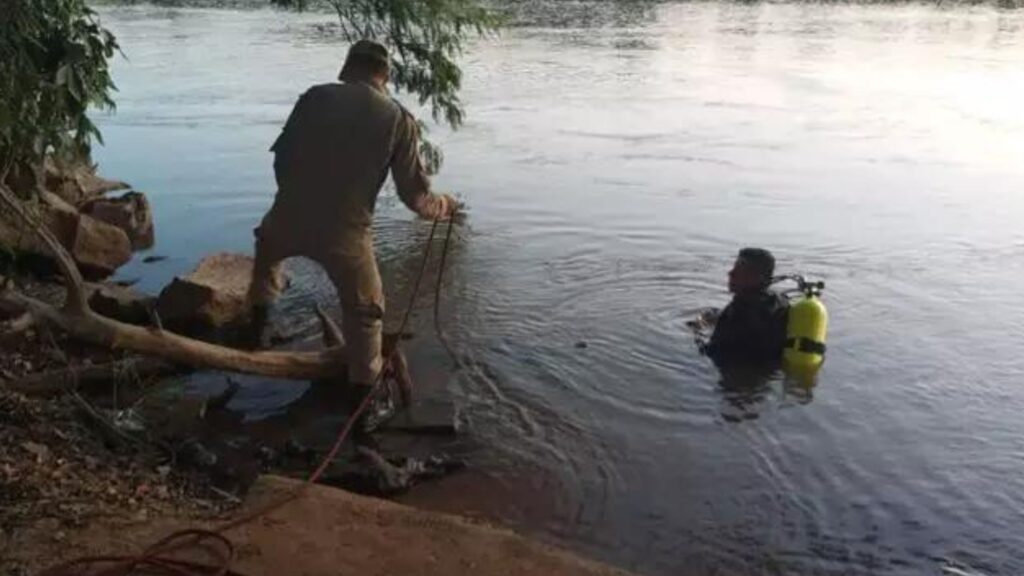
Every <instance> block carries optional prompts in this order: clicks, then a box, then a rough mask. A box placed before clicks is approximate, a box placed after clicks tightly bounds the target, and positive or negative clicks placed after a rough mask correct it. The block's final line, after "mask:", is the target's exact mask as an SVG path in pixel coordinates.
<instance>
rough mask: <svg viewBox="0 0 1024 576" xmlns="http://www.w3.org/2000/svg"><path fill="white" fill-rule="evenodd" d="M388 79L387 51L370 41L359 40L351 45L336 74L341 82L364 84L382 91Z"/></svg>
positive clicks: (389, 59) (389, 71)
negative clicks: (338, 72)
mask: <svg viewBox="0 0 1024 576" xmlns="http://www.w3.org/2000/svg"><path fill="white" fill-rule="evenodd" d="M390 77H391V58H390V56H388V49H387V48H385V47H384V46H383V45H382V44H379V43H377V42H374V41H372V40H360V41H358V42H356V43H355V44H353V45H352V47H351V48H349V50H348V56H347V57H346V58H345V65H344V66H342V68H341V73H340V74H338V79H339V80H341V81H342V82H366V83H368V84H372V85H374V86H376V87H377V88H380V89H382V90H383V89H384V87H385V86H387V84H388V80H389V79H390Z"/></svg>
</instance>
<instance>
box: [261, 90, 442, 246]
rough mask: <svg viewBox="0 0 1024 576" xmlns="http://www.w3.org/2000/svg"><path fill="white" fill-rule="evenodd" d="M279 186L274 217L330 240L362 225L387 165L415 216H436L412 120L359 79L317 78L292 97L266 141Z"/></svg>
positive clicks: (297, 229) (435, 199)
mask: <svg viewBox="0 0 1024 576" xmlns="http://www.w3.org/2000/svg"><path fill="white" fill-rule="evenodd" d="M271 150H272V151H273V152H274V153H275V157H274V173H275V176H276V178H277V185H278V192H277V197H276V198H275V200H274V207H273V209H272V212H274V217H273V218H272V219H271V221H273V222H275V223H276V224H278V225H281V226H283V227H285V228H286V229H288V230H290V231H292V232H294V233H301V234H307V235H311V236H313V237H316V238H318V239H322V240H325V241H329V240H330V238H331V237H332V235H336V234H338V233H340V232H341V231H342V230H347V231H352V229H358V228H364V229H366V230H367V231H368V230H369V227H370V225H371V223H372V221H373V212H374V206H375V204H376V202H377V195H378V194H379V193H380V189H381V186H382V185H383V184H384V180H385V179H386V178H387V174H388V171H389V170H390V172H391V176H392V178H393V180H394V182H395V187H396V188H397V191H398V196H399V197H400V198H401V199H402V202H404V203H405V204H406V205H407V206H408V207H409V208H410V209H411V210H413V211H414V212H416V213H417V214H419V215H420V216H422V217H424V218H427V219H433V218H436V217H438V216H440V215H441V212H442V210H444V202H443V201H442V200H441V199H440V198H439V197H438V196H436V195H434V194H431V192H430V179H429V178H428V176H427V173H426V170H425V169H424V167H423V164H422V162H421V159H420V155H419V131H418V128H417V125H416V121H415V119H414V118H413V117H412V115H411V114H409V113H408V112H407V111H406V110H405V109H404V108H403V107H402V106H401V105H400V104H398V103H397V102H395V101H394V100H393V99H392V98H390V97H389V96H388V95H387V94H386V93H385V92H384V91H383V90H380V89H378V88H376V87H375V86H372V85H370V84H367V83H363V82H346V83H331V84H322V85H319V86H314V87H312V88H310V89H309V90H308V91H307V92H306V93H305V94H303V95H302V96H301V97H300V98H299V101H298V102H297V103H296V104H295V108H294V109H293V110H292V113H291V115H290V116H289V117H288V122H287V123H286V124H285V127H284V129H283V130H282V132H281V135H280V136H279V137H278V139H277V141H276V142H274V145H273V146H272V147H271Z"/></svg>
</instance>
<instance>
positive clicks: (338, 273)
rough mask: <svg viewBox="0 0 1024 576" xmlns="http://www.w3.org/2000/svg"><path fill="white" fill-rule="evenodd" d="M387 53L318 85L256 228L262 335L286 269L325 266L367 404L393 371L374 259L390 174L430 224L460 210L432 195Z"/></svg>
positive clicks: (372, 50) (368, 49) (372, 53)
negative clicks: (290, 264)
mask: <svg viewBox="0 0 1024 576" xmlns="http://www.w3.org/2000/svg"><path fill="white" fill-rule="evenodd" d="M389 76H390V58H389V56H388V52H387V49H386V48H385V47H384V46H382V45H380V44H377V43H376V42H371V41H368V40H360V41H359V42H356V43H355V44H354V45H353V46H352V47H351V48H350V50H349V52H348V56H347V58H346V60H345V64H344V66H343V67H342V69H341V73H340V75H339V77H338V79H339V80H340V81H341V82H340V83H330V84H321V85H318V86H314V87H312V88H310V89H309V90H308V91H307V92H306V93H305V94H303V95H302V96H301V97H300V98H299V101H298V102H297V103H296V104H295V108H294V109H293V110H292V113H291V115H290V116H289V117H288V121H287V123H286V124H285V126H284V129H283V131H282V132H281V135H280V136H279V137H278V139H277V141H276V142H274V145H273V147H272V148H271V151H273V152H274V153H275V156H274V174H275V176H276V178H277V188H278V191H277V195H276V197H275V198H274V204H273V206H272V207H271V208H270V210H269V211H268V212H267V214H266V216H264V218H263V221H262V223H261V224H260V226H259V227H258V228H257V229H256V231H255V235H256V256H255V265H254V268H253V277H252V283H251V285H250V288H249V298H250V302H251V303H252V305H253V324H254V332H255V334H256V336H257V340H258V339H259V333H260V332H262V330H263V325H264V324H265V323H266V319H267V308H268V306H269V304H270V303H271V302H272V301H273V300H274V298H275V297H276V296H277V295H278V294H279V292H280V291H281V289H282V286H281V285H280V284H281V283H280V277H281V276H280V274H279V273H278V271H279V267H280V264H281V262H282V261H283V260H284V259H286V258H289V257H292V256H305V257H307V258H309V259H311V260H314V261H315V262H317V263H319V264H320V265H321V266H323V267H324V269H325V270H326V271H327V274H328V276H329V277H330V279H331V281H332V282H333V283H334V287H335V289H336V290H337V292H338V298H339V300H340V301H341V310H342V333H343V335H344V337H345V344H346V347H347V351H348V371H349V372H348V381H349V383H350V384H352V385H355V386H356V387H357V390H359V391H360V392H361V394H359V396H360V397H363V396H364V395H365V394H366V393H367V392H369V390H370V387H371V386H372V385H373V384H374V383H375V381H376V379H377V377H378V374H379V373H380V371H381V369H382V367H383V359H382V357H381V337H382V336H381V332H382V329H383V318H384V294H383V290H382V288H381V279H380V274H379V272H378V270H377V261H376V258H375V256H374V252H373V235H372V232H371V224H372V220H373V212H374V205H375V204H376V201H377V196H378V194H379V193H380V189H381V187H382V185H383V184H384V180H385V179H386V178H387V173H388V171H389V170H390V172H391V177H392V179H393V180H394V183H395V187H396V188H397V190H398V196H399V197H400V198H401V199H402V201H403V202H404V203H405V205H406V206H408V207H409V208H410V209H411V210H412V211H414V212H416V213H417V214H419V215H420V216H421V217H423V218H427V219H435V218H441V219H444V218H450V217H451V216H452V215H453V214H454V213H455V211H456V210H457V203H456V202H455V200H454V199H453V198H452V197H450V196H448V195H436V194H432V193H431V191H430V180H429V178H428V176H427V172H426V170H425V168H424V167H423V165H422V162H421V158H420V155H419V133H418V128H417V125H416V121H415V119H414V118H413V117H412V115H411V114H409V113H408V112H407V111H406V110H405V109H404V108H402V106H401V105H400V104H398V103H397V102H395V101H394V100H393V99H392V98H391V97H390V96H389V95H388V92H387V83H388V80H389Z"/></svg>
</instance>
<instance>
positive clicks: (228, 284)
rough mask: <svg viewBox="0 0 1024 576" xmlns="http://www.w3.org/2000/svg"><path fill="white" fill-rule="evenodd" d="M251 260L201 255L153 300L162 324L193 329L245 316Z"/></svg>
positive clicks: (234, 321)
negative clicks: (197, 264)
mask: <svg viewBox="0 0 1024 576" xmlns="http://www.w3.org/2000/svg"><path fill="white" fill-rule="evenodd" d="M252 266H253V260H252V258H250V257H248V256H243V255H241V254H230V253H221V254H215V255H213V256H208V257H206V258H204V259H203V260H202V261H201V262H200V263H199V266H197V267H196V269H195V270H194V271H193V272H192V273H191V274H189V275H188V276H185V277H184V278H181V277H179V278H175V279H174V280H173V281H172V282H171V283H170V284H169V285H168V286H167V287H166V288H164V289H163V291H162V292H161V293H160V297H159V298H158V300H157V312H158V313H159V314H160V319H161V321H162V322H163V323H164V325H166V326H168V327H173V328H175V329H178V330H185V331H194V330H201V329H209V328H223V327H226V326H230V325H234V324H238V323H239V322H241V321H243V320H245V319H246V318H247V317H248V313H249V310H248V305H247V302H246V295H247V293H248V290H249V279H250V277H251V276H252Z"/></svg>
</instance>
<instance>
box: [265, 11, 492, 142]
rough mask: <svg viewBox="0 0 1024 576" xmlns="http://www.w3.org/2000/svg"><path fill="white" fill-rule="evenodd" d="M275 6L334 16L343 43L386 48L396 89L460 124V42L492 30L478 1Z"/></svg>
mask: <svg viewBox="0 0 1024 576" xmlns="http://www.w3.org/2000/svg"><path fill="white" fill-rule="evenodd" d="M271 2H272V3H273V4H275V5H277V6H282V7H288V8H295V9H299V10H302V9H306V8H308V7H310V6H313V5H320V6H325V7H328V8H330V9H332V10H334V12H335V13H337V15H338V20H339V25H340V28H341V33H342V35H343V36H344V38H345V39H346V40H347V41H349V42H354V41H355V40H359V39H362V38H367V39H372V40H376V41H378V42H381V43H382V44H384V45H386V46H387V47H388V48H389V50H390V51H391V55H392V77H393V81H394V83H395V86H396V87H397V88H398V89H399V90H402V91H406V92H410V93H413V94H416V95H417V97H418V98H419V102H420V104H427V103H428V102H429V103H430V106H431V110H432V112H433V115H434V119H435V120H437V121H441V120H442V119H443V120H444V121H445V122H447V123H448V124H449V125H450V126H451V127H452V128H458V127H459V126H460V125H461V124H462V120H463V111H462V104H461V102H460V101H459V89H460V88H461V87H462V71H461V70H460V69H459V66H458V64H456V59H457V58H458V57H459V56H460V55H461V53H462V49H463V41H464V40H465V39H466V38H467V37H468V36H470V35H474V34H475V35H484V34H487V33H489V32H493V31H494V30H496V29H497V26H498V18H497V16H496V15H494V14H492V13H491V12H490V11H489V10H488V9H486V8H484V7H483V6H482V5H481V3H480V1H479V0H271Z"/></svg>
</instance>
